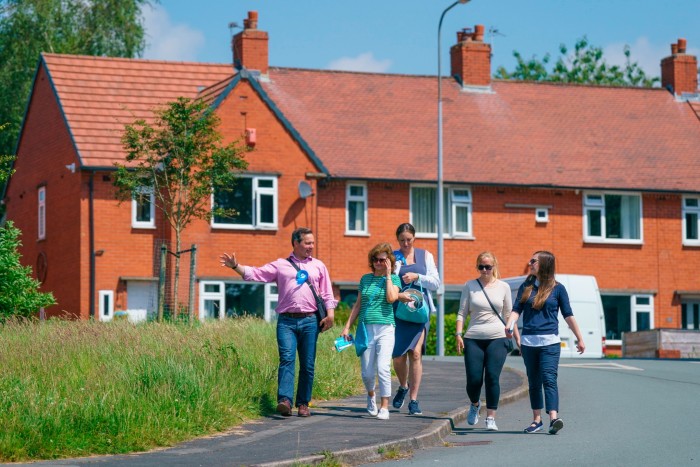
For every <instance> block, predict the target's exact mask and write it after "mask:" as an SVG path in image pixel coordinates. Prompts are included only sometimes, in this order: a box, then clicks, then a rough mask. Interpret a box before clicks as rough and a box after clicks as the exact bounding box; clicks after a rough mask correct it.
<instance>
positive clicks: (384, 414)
mask: <svg viewBox="0 0 700 467" xmlns="http://www.w3.org/2000/svg"><path fill="white" fill-rule="evenodd" d="M377 418H378V419H379V420H389V411H388V410H387V409H379V413H378V414H377Z"/></svg>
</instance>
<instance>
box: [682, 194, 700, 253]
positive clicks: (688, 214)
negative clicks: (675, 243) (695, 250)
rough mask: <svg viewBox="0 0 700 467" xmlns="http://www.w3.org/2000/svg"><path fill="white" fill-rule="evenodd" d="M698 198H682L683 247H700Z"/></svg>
mask: <svg viewBox="0 0 700 467" xmlns="http://www.w3.org/2000/svg"><path fill="white" fill-rule="evenodd" d="M699 227H700V196H684V197H683V245H692V246H700V235H699V234H698V233H699V232H698V231H700V228H699Z"/></svg>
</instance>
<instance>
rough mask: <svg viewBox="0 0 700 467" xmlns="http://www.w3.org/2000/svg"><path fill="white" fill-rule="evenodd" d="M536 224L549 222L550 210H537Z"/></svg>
mask: <svg viewBox="0 0 700 467" xmlns="http://www.w3.org/2000/svg"><path fill="white" fill-rule="evenodd" d="M535 222H540V223H547V222H549V208H535Z"/></svg>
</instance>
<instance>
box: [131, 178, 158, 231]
mask: <svg viewBox="0 0 700 467" xmlns="http://www.w3.org/2000/svg"><path fill="white" fill-rule="evenodd" d="M131 226H132V227H134V228H137V229H153V228H155V226H156V203H155V195H154V194H153V189H152V188H142V189H140V190H138V191H137V192H136V193H135V194H134V197H133V198H132V200H131Z"/></svg>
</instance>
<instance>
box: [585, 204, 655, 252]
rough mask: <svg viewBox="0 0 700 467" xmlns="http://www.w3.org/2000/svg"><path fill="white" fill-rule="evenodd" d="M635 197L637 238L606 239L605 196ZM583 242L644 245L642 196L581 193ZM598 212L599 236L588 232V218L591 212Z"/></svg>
mask: <svg viewBox="0 0 700 467" xmlns="http://www.w3.org/2000/svg"><path fill="white" fill-rule="evenodd" d="M606 195H614V196H636V197H638V198H639V238H638V239H637V238H607V237H606V236H605V231H606V225H605V196H606ZM582 203H583V241H584V242H586V243H617V244H625V245H641V244H643V243H644V205H643V199H642V194H641V193H639V192H613V191H588V192H584V193H583V197H582ZM594 211H600V216H601V219H600V222H601V226H600V235H591V234H589V232H588V216H589V214H590V213H591V212H594Z"/></svg>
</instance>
